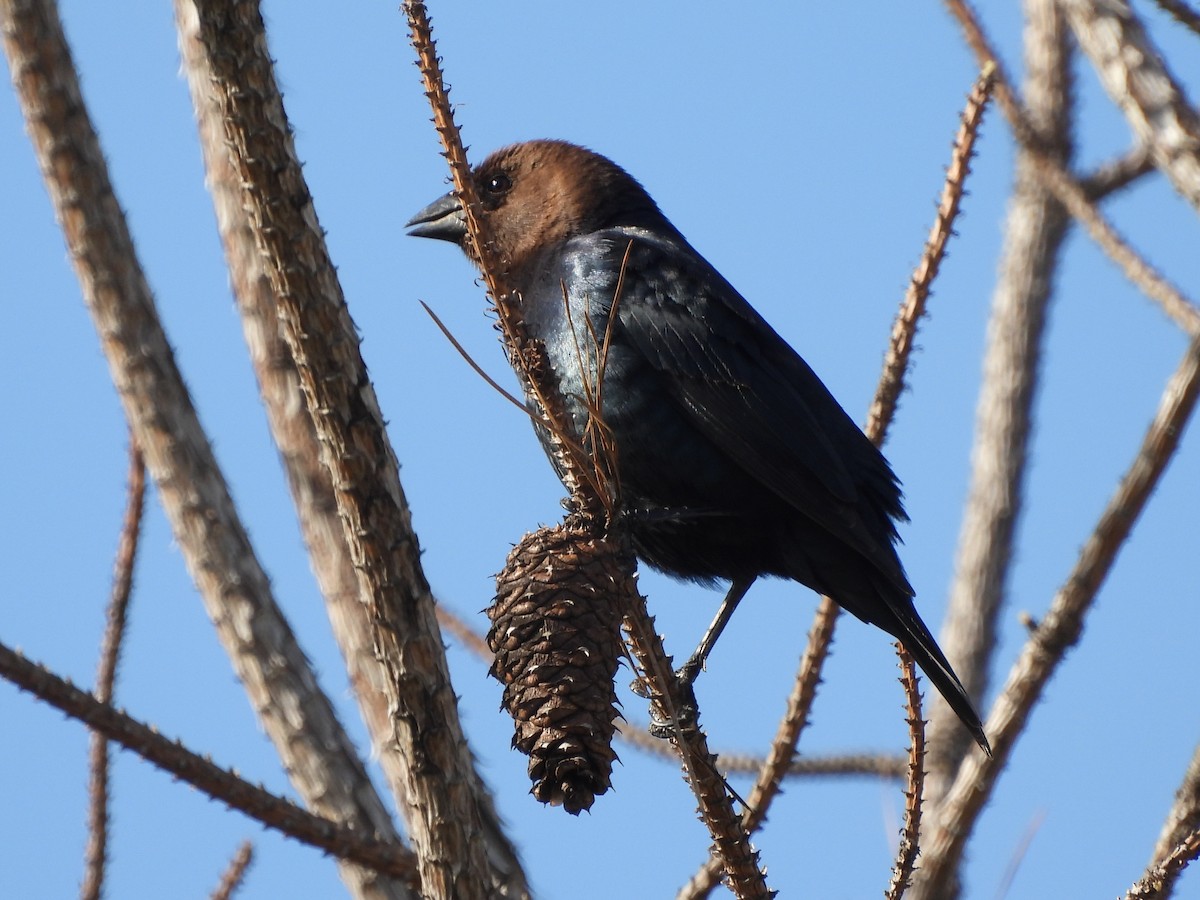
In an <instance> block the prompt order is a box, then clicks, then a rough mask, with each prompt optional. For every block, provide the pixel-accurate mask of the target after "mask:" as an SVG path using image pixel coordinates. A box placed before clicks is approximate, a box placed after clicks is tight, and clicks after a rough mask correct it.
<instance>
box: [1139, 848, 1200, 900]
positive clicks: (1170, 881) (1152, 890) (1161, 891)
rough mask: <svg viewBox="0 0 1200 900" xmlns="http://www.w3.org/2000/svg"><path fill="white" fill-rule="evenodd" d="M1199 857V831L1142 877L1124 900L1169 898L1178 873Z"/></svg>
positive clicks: (1159, 899)
mask: <svg viewBox="0 0 1200 900" xmlns="http://www.w3.org/2000/svg"><path fill="white" fill-rule="evenodd" d="M1197 857H1200V831H1193V832H1192V833H1191V834H1189V835H1188V836H1187V837H1186V838H1184V839H1183V840H1182V841H1181V842H1180V843H1179V846H1177V847H1176V848H1175V849H1174V850H1172V851H1171V853H1170V854H1169V855H1168V856H1167V858H1166V859H1164V860H1163V861H1162V862H1161V863H1159V864H1158V865H1157V866H1155V867H1154V868H1152V869H1151V870H1150V871H1149V872H1147V873H1146V874H1145V875H1143V876H1142V878H1141V880H1140V881H1138V883H1137V884H1135V885H1134V886H1133V887H1131V888H1130V889H1129V892H1128V893H1126V894H1125V900H1161V898H1165V897H1169V896H1170V889H1171V886H1173V885H1174V883H1175V879H1176V878H1177V877H1178V875H1179V873H1180V872H1182V871H1183V869H1184V868H1186V867H1187V865H1188V863H1191V862H1194V861H1195V860H1196V858H1197Z"/></svg>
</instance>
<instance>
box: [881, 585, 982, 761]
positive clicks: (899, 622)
mask: <svg viewBox="0 0 1200 900" xmlns="http://www.w3.org/2000/svg"><path fill="white" fill-rule="evenodd" d="M888 605H889V607H890V608H891V610H890V611H891V612H892V614H893V615H894V616H895V624H896V626H897V627H896V629H895V630H893V629H891V628H888V629H887V630H888V631H890V632H891V633H892V634H893V635H895V637H896V638H898V639H899V641H900V643H901V644H903V645H904V649H905V650H907V651H908V652H909V653H910V654H911V655H912V657H913V659H915V660H916V662H917V665H919V666H920V667H921V670H922V671H923V672H924V673H925V676H926V677H927V678H928V679H929V680H930V681H932V682H933V686H934V687H936V688H937V689H938V693H939V694H941V695H942V697H943V698H945V700H946V702H947V703H948V704H949V705H950V708H951V709H952V710H954V713H955V715H957V716H958V718H959V721H961V722H962V723H963V725H964V726H965V727H966V729H967V731H969V732H970V733H971V737H972V738H974V739H975V743H977V744H978V745H979V746H980V748H982V750H983V752H984V753H986V754H987V755H988V756H991V755H992V748H991V745H990V744H989V743H988V739H987V735H985V734H984V731H983V723H982V722H981V721H980V718H979V713H978V712H977V711H976V709H975V704H974V703H972V702H971V698H970V696H969V695H968V694H967V690H966V688H964V687H963V685H962V682H961V681H959V680H958V676H957V675H956V674H955V673H954V669H953V668H951V667H950V663H949V661H948V660H947V659H946V657H945V655H944V654H943V653H942V650H941V648H940V647H938V645H937V641H936V640H934V637H933V635H932V634H930V633H929V629H928V628H926V627H925V623H924V622H922V621H921V617H920V616H918V615H917V611H916V610H915V609H913V607H912V603H911V601H908V600H907V598H906V599H905V602H902V603H889V604H888Z"/></svg>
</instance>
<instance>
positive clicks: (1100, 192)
mask: <svg viewBox="0 0 1200 900" xmlns="http://www.w3.org/2000/svg"><path fill="white" fill-rule="evenodd" d="M1153 171H1154V160H1153V159H1151V158H1150V151H1149V150H1147V149H1146V148H1145V147H1144V146H1141V145H1138V146H1137V147H1134V148H1133V149H1132V150H1130V151H1129V152H1128V153H1126V154H1125V155H1124V156H1119V157H1117V158H1116V159H1114V160H1110V161H1109V162H1106V163H1101V164H1100V165H1099V166H1097V167H1096V168H1095V169H1093V170H1092V171H1091V173H1090V174H1088V175H1084V176H1082V177H1081V178H1080V179H1079V186H1080V187H1081V188H1082V189H1083V194H1084V196H1085V197H1087V198H1088V200H1090V201H1091V202H1092V203H1099V202H1100V201H1101V200H1103V199H1105V198H1106V197H1108V196H1109V195H1111V194H1115V193H1116V192H1117V191H1120V190H1123V189H1124V188H1127V187H1129V186H1130V185H1131V184H1133V183H1134V182H1135V181H1137V180H1138V179H1139V178H1141V177H1142V176H1143V175H1148V174H1149V173H1151V172H1153Z"/></svg>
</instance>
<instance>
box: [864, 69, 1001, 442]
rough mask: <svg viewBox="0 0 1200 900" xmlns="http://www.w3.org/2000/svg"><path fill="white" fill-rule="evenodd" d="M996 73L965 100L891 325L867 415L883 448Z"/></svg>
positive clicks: (986, 73) (985, 76)
mask: <svg viewBox="0 0 1200 900" xmlns="http://www.w3.org/2000/svg"><path fill="white" fill-rule="evenodd" d="M995 71H996V67H995V65H993V64H985V65H984V66H983V68H982V70H981V72H980V73H979V78H978V79H977V80H976V81H975V86H974V87H973V88H972V89H971V93H970V95H969V96H968V97H967V106H966V108H965V109H964V110H963V113H962V124H961V125H960V126H959V129H958V133H957V134H955V136H954V150H953V152H952V154H951V156H950V165H949V167H948V168H947V169H946V181H945V184H944V185H943V186H942V195H941V199H940V200H939V201H938V208H937V215H936V216H935V217H934V222H933V227H932V228H931V229H930V231H929V238H928V239H927V240H926V241H925V249H924V252H923V253H922V254H921V260H920V262H918V263H917V268H916V270H915V271H914V272H913V274H912V278H911V279H910V280H909V283H908V290H907V291H906V292H905V295H904V302H903V303H902V304H901V307H900V312H899V314H898V315H897V316H896V321H895V323H894V324H893V325H892V336H891V343H890V345H889V347H888V353H887V359H886V361H885V363H884V368H883V372H882V373H881V374H880V376H879V386H878V387H877V388H876V389H875V399H874V400H873V401H872V403H871V409H870V411H869V412H868V413H867V427H866V431H867V434H868V435H871V434H878V435H880V442H879V445H880V446H882V442H883V437H882V436H883V434H884V432H885V429H884V428H883V426H882V423H884V422H890V421H891V420H892V418H893V417H894V416H895V414H896V403H897V401H898V400H899V397H900V394H901V393H902V392H903V391H904V374H905V372H906V371H907V370H908V366H909V357H910V356H911V355H912V349H913V341H914V338H915V337H916V333H917V325H916V323H917V321H918V320H919V319H920V318H921V317H922V316H923V315H924V314H925V304H926V301H927V300H928V299H929V290H930V288H931V287H932V286H933V281H934V279H935V278H937V274H938V270H939V269H940V268H941V264H942V260H943V259H944V258H945V255H946V244H947V243H948V242H949V240H950V235H951V234H953V233H954V220H955V219H957V218H958V212H959V205H960V204H961V202H962V197H963V193H964V191H965V188H966V180H967V175H968V174H970V171H971V156H972V154H973V153H974V151H975V141H976V139H977V138H978V136H979V126H980V125H981V124H982V122H983V114H984V111H985V110H986V109H987V104H988V100H989V99H991V95H992V86H993V84H994V83H995V81H994V77H995Z"/></svg>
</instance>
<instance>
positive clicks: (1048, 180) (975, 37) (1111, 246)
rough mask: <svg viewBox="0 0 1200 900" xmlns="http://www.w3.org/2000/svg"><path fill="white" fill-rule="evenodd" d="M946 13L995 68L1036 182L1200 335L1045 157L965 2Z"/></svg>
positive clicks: (1197, 324) (1195, 321) (1195, 314)
mask: <svg viewBox="0 0 1200 900" xmlns="http://www.w3.org/2000/svg"><path fill="white" fill-rule="evenodd" d="M946 5H947V6H948V7H949V9H950V12H951V13H952V14H953V15H954V17H955V18H956V19H957V20H958V22H959V24H960V25H961V26H962V28H963V33H964V37H965V39H966V41H967V44H968V46H970V48H971V50H972V51H973V52H974V53H975V57H976V59H977V60H978V61H979V64H980V65H984V64H986V63H987V62H994V63H995V64H996V89H995V91H996V99H997V100H998V101H999V103H1000V107H1001V109H1003V110H1004V115H1005V117H1006V118H1007V119H1008V121H1009V125H1010V126H1011V127H1012V129H1013V134H1014V135H1015V136H1016V138H1017V141H1018V142H1019V143H1020V144H1021V146H1022V148H1023V149H1024V150H1026V151H1027V152H1028V154H1029V160H1030V164H1031V166H1032V167H1033V170H1034V171H1035V172H1036V173H1037V176H1038V178H1039V179H1041V181H1042V183H1043V184H1045V185H1046V187H1047V188H1048V189H1049V190H1050V191H1051V193H1053V194H1054V197H1055V199H1057V200H1058V202H1059V203H1061V204H1062V205H1063V206H1065V207H1066V209H1067V212H1069V213H1070V214H1071V215H1072V216H1073V217H1074V218H1076V219H1077V220H1078V221H1079V222H1080V223H1081V224H1082V225H1083V226H1084V228H1085V229H1086V230H1087V232H1088V234H1089V235H1090V236H1091V238H1092V240H1094V241H1095V242H1096V243H1097V244H1098V245H1099V246H1100V249H1102V250H1103V251H1104V252H1105V253H1106V254H1108V257H1109V259H1111V260H1112V261H1113V262H1115V263H1116V264H1117V265H1118V266H1119V267H1120V268H1121V271H1122V272H1123V273H1124V275H1125V277H1126V278H1128V279H1129V280H1130V281H1131V282H1132V283H1133V284H1134V285H1135V286H1136V287H1138V288H1139V289H1140V290H1141V291H1142V292H1143V293H1144V294H1145V295H1146V296H1147V297H1149V298H1150V299H1151V300H1153V301H1155V302H1156V303H1157V304H1158V305H1159V306H1160V307H1161V308H1162V310H1163V312H1165V313H1166V314H1167V316H1168V317H1170V319H1171V320H1172V321H1174V322H1175V324H1177V325H1178V326H1179V327H1180V328H1182V329H1183V330H1184V331H1185V332H1187V333H1188V334H1189V335H1193V336H1194V335H1200V307H1197V306H1196V304H1195V303H1194V302H1193V301H1191V300H1190V299H1188V298H1187V297H1186V296H1184V294H1183V292H1182V291H1180V290H1179V289H1178V288H1177V287H1176V286H1175V285H1173V284H1171V283H1170V282H1169V281H1167V280H1166V279H1165V278H1164V277H1163V276H1162V275H1160V274H1159V273H1158V272H1157V271H1156V270H1155V268H1154V267H1153V266H1151V265H1150V264H1149V263H1148V262H1146V260H1144V259H1143V258H1142V257H1141V256H1140V255H1139V254H1138V253H1137V251H1135V250H1134V249H1133V248H1132V247H1131V246H1130V245H1129V244H1128V243H1127V242H1126V241H1125V239H1124V238H1123V237H1121V235H1120V234H1119V233H1118V232H1117V230H1116V228H1114V227H1113V226H1112V224H1110V223H1109V221H1108V219H1107V218H1105V216H1104V215H1103V214H1102V213H1101V212H1100V211H1099V210H1098V209H1097V208H1096V205H1095V204H1094V203H1092V202H1091V201H1090V200H1089V198H1088V196H1087V193H1086V191H1085V190H1084V188H1083V187H1082V186H1081V185H1080V184H1079V182H1078V181H1076V180H1075V178H1074V177H1072V176H1071V174H1070V173H1069V172H1067V170H1066V169H1064V168H1063V166H1062V165H1060V164H1059V163H1058V162H1057V161H1056V160H1055V159H1054V158H1053V155H1052V154H1049V153H1047V152H1045V150H1044V148H1043V147H1042V146H1041V141H1040V140H1039V138H1038V136H1037V131H1036V130H1035V129H1034V128H1033V126H1032V125H1031V124H1030V121H1029V118H1028V116H1027V115H1026V112H1025V109H1024V107H1023V106H1022V105H1021V103H1020V101H1019V100H1018V99H1017V96H1016V93H1015V92H1014V91H1013V89H1012V87H1011V82H1010V81H1009V79H1008V77H1007V76H1006V75H1005V74H1004V68H1003V66H1002V65H1000V62H999V57H998V56H997V55H996V53H995V52H994V51H993V49H992V46H991V42H990V41H989V40H988V38H987V35H986V34H985V33H984V31H983V27H982V26H981V25H980V24H979V20H978V19H977V17H976V16H975V13H974V12H973V11H972V10H971V8H970V6H969V5H968V4H967V3H966V0H946Z"/></svg>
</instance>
